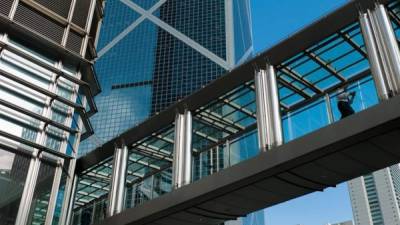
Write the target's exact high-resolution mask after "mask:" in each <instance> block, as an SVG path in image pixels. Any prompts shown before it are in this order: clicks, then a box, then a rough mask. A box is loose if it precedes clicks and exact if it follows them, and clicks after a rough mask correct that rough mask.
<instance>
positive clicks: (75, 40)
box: [66, 31, 83, 54]
mask: <svg viewBox="0 0 400 225" xmlns="http://www.w3.org/2000/svg"><path fill="white" fill-rule="evenodd" d="M82 41H83V37H82V36H81V35H79V34H78V33H76V32H75V31H71V32H70V33H69V35H68V40H67V45H66V47H67V49H69V50H71V51H73V52H76V53H78V54H79V53H80V51H81V46H82Z"/></svg>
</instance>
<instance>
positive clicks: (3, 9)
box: [0, 0, 13, 16]
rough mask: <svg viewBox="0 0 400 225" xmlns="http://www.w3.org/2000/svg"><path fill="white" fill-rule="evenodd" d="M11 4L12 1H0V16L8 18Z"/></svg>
mask: <svg viewBox="0 0 400 225" xmlns="http://www.w3.org/2000/svg"><path fill="white" fill-rule="evenodd" d="M12 4H13V0H1V3H0V14H3V15H5V16H8V14H9V13H10V10H11V7H12Z"/></svg>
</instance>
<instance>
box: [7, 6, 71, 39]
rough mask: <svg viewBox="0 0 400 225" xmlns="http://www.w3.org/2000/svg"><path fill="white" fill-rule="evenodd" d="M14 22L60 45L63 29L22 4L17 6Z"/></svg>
mask: <svg viewBox="0 0 400 225" xmlns="http://www.w3.org/2000/svg"><path fill="white" fill-rule="evenodd" d="M14 20H15V21H17V22H19V23H21V24H22V25H25V26H26V27H28V28H30V29H32V30H34V31H36V32H37V33H39V34H42V35H44V36H45V37H47V38H49V39H51V40H53V41H55V42H57V43H61V40H62V37H63V34H64V27H63V26H62V25H61V24H59V23H57V22H56V21H54V20H52V19H50V18H47V17H46V16H44V15H42V14H40V13H39V12H38V11H36V10H34V9H32V8H30V7H29V6H27V5H25V4H23V3H20V4H19V5H18V7H17V12H16V13H15V17H14Z"/></svg>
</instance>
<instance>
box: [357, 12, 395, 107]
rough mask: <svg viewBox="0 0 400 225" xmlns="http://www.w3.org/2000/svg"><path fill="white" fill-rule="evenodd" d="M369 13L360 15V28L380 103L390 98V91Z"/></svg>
mask: <svg viewBox="0 0 400 225" xmlns="http://www.w3.org/2000/svg"><path fill="white" fill-rule="evenodd" d="M371 15H372V14H371V13H368V14H367V13H363V14H360V18H359V20H360V27H361V31H362V34H363V37H364V42H365V46H366V49H367V55H368V60H369V64H370V68H371V73H372V77H373V78H374V81H375V88H376V90H377V93H378V97H379V99H380V100H381V101H383V100H386V99H388V98H389V96H390V90H389V86H388V83H387V79H386V77H385V71H384V62H383V60H384V59H383V58H382V57H381V55H380V54H379V48H380V46H379V43H378V40H377V39H378V38H377V37H376V36H375V32H374V30H375V29H376V28H374V27H373V23H374V21H373V20H371V19H370V18H371Z"/></svg>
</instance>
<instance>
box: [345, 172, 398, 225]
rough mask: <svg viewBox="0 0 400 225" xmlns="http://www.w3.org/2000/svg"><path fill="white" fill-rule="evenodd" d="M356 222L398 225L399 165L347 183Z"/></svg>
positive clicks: (358, 224) (365, 224) (359, 224)
mask: <svg viewBox="0 0 400 225" xmlns="http://www.w3.org/2000/svg"><path fill="white" fill-rule="evenodd" d="M348 185H349V192H350V198H351V205H352V208H353V215H354V221H355V224H356V225H361V224H362V225H377V224H383V225H387V224H400V208H399V203H400V202H399V200H400V166H399V164H396V165H394V166H391V167H388V168H385V169H382V170H378V171H376V172H374V173H372V174H368V175H365V176H362V177H358V178H356V179H353V180H351V181H349V182H348Z"/></svg>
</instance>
